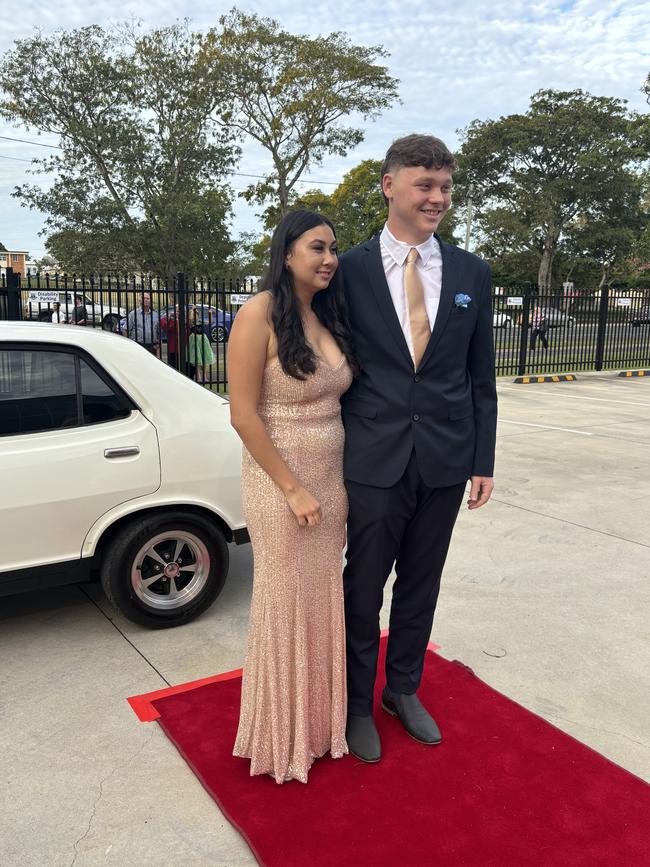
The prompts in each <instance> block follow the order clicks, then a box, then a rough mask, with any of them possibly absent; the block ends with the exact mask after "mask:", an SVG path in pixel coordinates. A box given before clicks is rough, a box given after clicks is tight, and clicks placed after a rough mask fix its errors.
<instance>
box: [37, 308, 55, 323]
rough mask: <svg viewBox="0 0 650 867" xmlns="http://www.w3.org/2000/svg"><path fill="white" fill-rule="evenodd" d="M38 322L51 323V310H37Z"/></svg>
mask: <svg viewBox="0 0 650 867" xmlns="http://www.w3.org/2000/svg"><path fill="white" fill-rule="evenodd" d="M38 321H39V322H51V321H52V311H51V310H39V311H38Z"/></svg>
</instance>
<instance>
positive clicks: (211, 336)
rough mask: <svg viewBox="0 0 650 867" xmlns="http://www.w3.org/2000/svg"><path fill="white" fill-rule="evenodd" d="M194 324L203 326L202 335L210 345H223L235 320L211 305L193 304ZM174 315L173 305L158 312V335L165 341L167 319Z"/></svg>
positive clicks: (224, 311)
mask: <svg viewBox="0 0 650 867" xmlns="http://www.w3.org/2000/svg"><path fill="white" fill-rule="evenodd" d="M194 309H195V312H196V324H197V325H202V326H203V333H204V334H205V336H206V337H207V338H208V340H209V341H210V342H211V343H225V341H226V340H228V337H229V336H230V329H231V327H232V321H233V319H234V318H235V317H234V314H233V315H231V314H230V313H228V312H227V311H226V310H221V309H219V308H218V307H214V306H213V305H211V304H195V305H194ZM173 313H174V305H173V304H172V305H170V306H169V307H166V308H164V309H163V310H161V311H160V335H161V338H162V340H167V317H168V316H169V315H172V314H173Z"/></svg>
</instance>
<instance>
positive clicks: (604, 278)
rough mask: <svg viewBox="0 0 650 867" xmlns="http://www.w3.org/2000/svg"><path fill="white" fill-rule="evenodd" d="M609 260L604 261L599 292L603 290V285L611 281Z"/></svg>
mask: <svg viewBox="0 0 650 867" xmlns="http://www.w3.org/2000/svg"><path fill="white" fill-rule="evenodd" d="M609 268H610V263H609V262H603V273H602V274H601V277H600V283H599V284H598V292H602V289H603V286H604V285H605V284H606V283H608V282H609Z"/></svg>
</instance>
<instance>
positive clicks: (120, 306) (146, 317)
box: [0, 269, 257, 391]
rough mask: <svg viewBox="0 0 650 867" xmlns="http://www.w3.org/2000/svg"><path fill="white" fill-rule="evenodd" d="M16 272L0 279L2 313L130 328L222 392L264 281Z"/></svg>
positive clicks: (189, 373) (12, 316) (167, 357)
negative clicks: (246, 312)
mask: <svg viewBox="0 0 650 867" xmlns="http://www.w3.org/2000/svg"><path fill="white" fill-rule="evenodd" d="M16 278H17V275H15V274H11V269H7V276H5V275H3V276H2V279H1V280H0V319H2V318H4V319H23V320H35V321H41V322H52V321H54V322H60V323H61V324H78V323H79V324H84V325H85V326H86V327H91V328H101V329H103V330H105V331H113V332H116V333H119V334H123V335H125V336H127V337H130V338H131V339H134V340H137V341H138V342H139V343H143V344H145V345H147V346H148V348H150V349H151V350H152V351H153V352H155V353H156V354H158V355H159V357H160V359H161V360H162V361H164V362H165V363H167V364H169V365H171V366H172V367H175V368H176V369H177V370H180V371H181V372H183V373H185V374H186V375H187V376H190V377H192V378H193V379H196V380H197V381H198V382H202V383H204V384H205V385H206V386H208V387H210V388H212V389H214V390H218V391H225V390H226V386H227V383H228V371H227V357H226V346H227V342H228V337H229V336H230V329H231V326H232V323H233V320H234V318H235V315H236V313H237V310H238V309H239V307H240V306H241V304H242V303H244V301H245V300H246V299H247V298H248V297H249V296H250V294H251V293H252V292H254V291H255V289H256V283H257V281H256V279H255V278H249V279H243V278H240V279H237V278H232V279H220V280H202V279H187V278H186V277H185V275H184V274H177V275H176V276H175V277H174V279H173V281H171V282H169V283H168V282H165V281H163V280H161V279H159V278H157V277H152V276H151V275H128V276H115V275H106V276H104V275H97V276H89V277H86V276H76V275H58V274H54V275H52V274H28V275H27V277H22V278H18V279H16ZM12 287H13V288H12ZM3 297H4V298H5V301H6V302H8V303H5V306H4V307H3ZM12 303H13V307H12V309H11V310H10V309H9V306H8V305H9V304H12ZM57 305H58V307H57Z"/></svg>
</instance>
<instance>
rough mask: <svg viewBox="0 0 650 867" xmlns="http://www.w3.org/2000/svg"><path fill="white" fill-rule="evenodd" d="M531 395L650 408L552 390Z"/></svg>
mask: <svg viewBox="0 0 650 867" xmlns="http://www.w3.org/2000/svg"><path fill="white" fill-rule="evenodd" d="M516 390H517V389H515V388H512V389H507V391H509V392H510V391H516ZM528 393H529V394H533V393H534V394H535V395H539V396H544V397H565V398H567V400H596V401H598V402H599V403H622V404H625V406H650V403H639V402H637V401H635V400H614V399H613V398H608V397H585V396H583V395H581V394H567V393H562V392H559V391H550V390H548V391H547V390H546V389H545V390H544V391H542V390H539V391H535V392H532V391H531V392H528Z"/></svg>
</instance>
